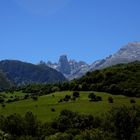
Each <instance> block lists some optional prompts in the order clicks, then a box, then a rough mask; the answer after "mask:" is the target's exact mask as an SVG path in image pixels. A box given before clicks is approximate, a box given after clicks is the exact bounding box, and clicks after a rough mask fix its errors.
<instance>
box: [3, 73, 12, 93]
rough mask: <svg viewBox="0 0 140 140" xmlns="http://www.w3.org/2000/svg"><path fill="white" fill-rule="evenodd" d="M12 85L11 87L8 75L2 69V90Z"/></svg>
mask: <svg viewBox="0 0 140 140" xmlns="http://www.w3.org/2000/svg"><path fill="white" fill-rule="evenodd" d="M10 87H11V83H10V81H9V80H8V78H7V77H6V75H5V74H4V73H3V72H2V71H0V91H2V90H4V89H7V88H10Z"/></svg>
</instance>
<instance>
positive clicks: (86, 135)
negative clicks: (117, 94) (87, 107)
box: [0, 106, 140, 140]
mask: <svg viewBox="0 0 140 140" xmlns="http://www.w3.org/2000/svg"><path fill="white" fill-rule="evenodd" d="M4 137H5V139H6V140H94V139H95V140H139V139H140V109H139V107H136V106H132V107H119V108H112V109H111V110H110V111H108V113H106V114H104V115H103V116H102V117H101V116H100V117H95V116H93V115H84V114H79V113H76V112H71V111H69V110H62V111H61V113H60V114H59V116H58V117H57V118H56V119H54V120H53V121H51V122H50V123H42V122H40V121H39V120H38V119H37V118H36V116H34V115H33V113H32V112H27V113H26V114H25V115H24V116H20V115H19V114H12V115H9V116H7V117H4V116H2V115H1V116H0V139H2V138H3V139H4Z"/></svg>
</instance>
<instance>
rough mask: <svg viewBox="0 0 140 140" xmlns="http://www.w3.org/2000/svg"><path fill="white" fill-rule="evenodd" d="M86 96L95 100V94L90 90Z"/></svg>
mask: <svg viewBox="0 0 140 140" xmlns="http://www.w3.org/2000/svg"><path fill="white" fill-rule="evenodd" d="M88 98H90V100H91V101H94V100H96V95H95V94H94V93H93V92H92V93H90V94H89V95H88Z"/></svg>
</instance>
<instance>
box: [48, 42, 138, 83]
mask: <svg viewBox="0 0 140 140" xmlns="http://www.w3.org/2000/svg"><path fill="white" fill-rule="evenodd" d="M133 61H140V42H131V43H128V44H127V45H125V46H123V47H122V48H120V50H118V51H117V52H116V53H114V54H113V55H110V56H108V57H106V58H105V59H102V60H97V61H95V62H93V63H92V64H91V65H88V64H87V63H85V62H83V61H80V62H77V61H75V60H68V59H67V56H66V55H62V56H60V59H59V62H58V63H51V62H48V63H47V65H48V66H49V67H51V68H54V69H56V70H58V71H60V72H61V73H62V74H63V75H64V76H65V77H66V78H67V79H69V80H71V79H74V78H79V77H81V76H83V75H84V74H85V73H86V72H88V71H94V70H97V69H102V68H106V67H109V66H112V65H116V64H121V63H129V62H133Z"/></svg>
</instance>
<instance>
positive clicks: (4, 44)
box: [0, 0, 140, 63]
mask: <svg viewBox="0 0 140 140" xmlns="http://www.w3.org/2000/svg"><path fill="white" fill-rule="evenodd" d="M139 7H140V0H0V59H1V60H2V59H19V60H23V61H27V62H32V63H38V62H39V61H40V60H44V61H48V60H51V61H53V62H54V61H57V60H58V58H59V56H60V55H62V54H67V55H68V57H69V58H74V59H76V60H84V61H86V62H88V63H92V62H93V61H95V60H97V59H102V58H104V57H106V56H108V55H110V54H112V53H114V52H116V51H117V50H118V49H119V48H120V47H121V46H123V45H125V44H127V43H128V42H131V41H140V8H139Z"/></svg>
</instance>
